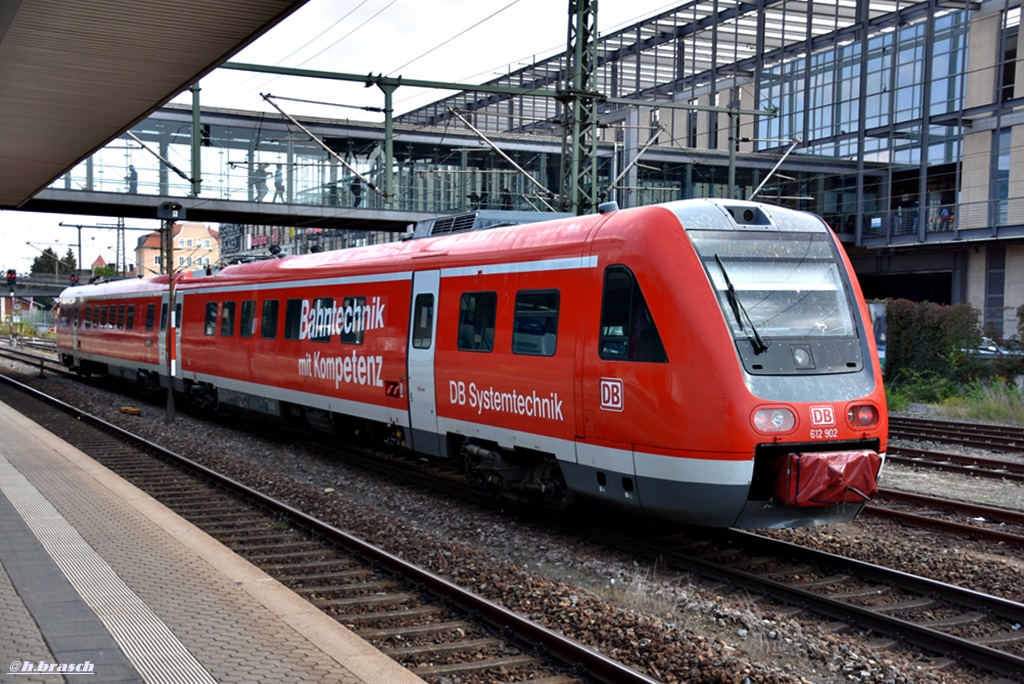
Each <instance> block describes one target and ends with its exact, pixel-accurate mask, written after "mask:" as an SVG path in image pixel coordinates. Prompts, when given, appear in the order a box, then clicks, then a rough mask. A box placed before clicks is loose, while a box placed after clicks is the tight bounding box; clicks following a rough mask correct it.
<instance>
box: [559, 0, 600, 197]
mask: <svg viewBox="0 0 1024 684" xmlns="http://www.w3.org/2000/svg"><path fill="white" fill-rule="evenodd" d="M599 98H600V94H599V93H598V92H597V0H569V38H568V42H567V45H566V51H565V87H564V88H563V89H562V90H561V92H560V96H559V100H561V102H562V105H563V108H564V112H563V113H564V124H565V133H564V137H563V138H562V166H561V183H560V186H559V190H560V195H561V204H562V206H561V209H562V210H563V211H568V212H573V213H576V214H578V215H582V214H589V213H592V212H594V211H596V210H597V196H598V188H597V103H598V100H599Z"/></svg>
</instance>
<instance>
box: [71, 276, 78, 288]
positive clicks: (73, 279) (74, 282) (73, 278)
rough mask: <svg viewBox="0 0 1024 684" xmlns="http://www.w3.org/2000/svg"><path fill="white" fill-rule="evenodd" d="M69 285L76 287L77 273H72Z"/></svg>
mask: <svg viewBox="0 0 1024 684" xmlns="http://www.w3.org/2000/svg"><path fill="white" fill-rule="evenodd" d="M71 284H72V285H77V284H78V274H77V273H72V274H71Z"/></svg>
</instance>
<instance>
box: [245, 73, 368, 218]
mask: <svg viewBox="0 0 1024 684" xmlns="http://www.w3.org/2000/svg"><path fill="white" fill-rule="evenodd" d="M260 97H262V98H263V99H264V100H266V102H267V104H269V105H270V106H271V107H273V108H274V109H276V110H277V111H279V112H280V113H281V116H283V117H285V118H286V119H288V120H289V121H291V122H292V123H293V124H295V125H296V126H298V128H299V130H301V131H302V132H303V133H305V134H306V135H308V136H309V139H310V140H312V141H313V142H315V143H316V144H317V145H319V146H320V147H322V148H323V149H324V150H325V151H326V152H327V154H329V155H330V156H331V157H333V158H334V159H336V160H337V161H338V162H339V163H340V164H341V165H342V166H344V167H345V168H346V169H348V170H349V171H350V172H351V173H352V175H353V176H355V177H356V178H358V179H359V180H360V181H362V182H363V183H365V184H366V187H368V188H369V189H370V190H372V191H374V192H375V193H377V194H378V195H380V196H381V197H384V198H387V195H385V194H384V192H383V191H382V190H381V189H380V188H378V187H377V186H376V184H374V182H373V181H371V180H370V179H369V178H367V177H366V176H364V175H363V174H361V173H359V171H357V170H356V167H354V166H352V165H351V164H349V163H348V162H347V161H345V159H344V158H343V157H342V156H341V155H340V154H338V153H337V152H335V151H334V150H332V149H331V148H330V146H329V145H328V144H327V143H325V142H324V141H323V140H321V139H320V138H318V137H316V135H314V134H313V132H312V131H310V130H309V129H308V128H306V127H305V126H303V125H302V124H301V123H299V121H298V120H297V119H296V118H295V117H293V116H291V115H290V114H288V113H287V112H286V111H284V110H283V109H281V108H280V107H279V106H278V105H277V103H275V102H274V96H273V95H270V94H269V93H260Z"/></svg>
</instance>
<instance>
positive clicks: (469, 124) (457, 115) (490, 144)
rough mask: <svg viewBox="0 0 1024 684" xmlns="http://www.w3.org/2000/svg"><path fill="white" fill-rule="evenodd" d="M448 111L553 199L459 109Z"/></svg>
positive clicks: (544, 188)
mask: <svg viewBox="0 0 1024 684" xmlns="http://www.w3.org/2000/svg"><path fill="white" fill-rule="evenodd" d="M449 111H450V112H451V113H452V114H454V115H455V116H456V117H458V118H459V120H460V121H462V123H464V124H466V126H467V127H468V128H469V130H471V131H473V132H474V133H476V134H477V135H478V136H480V139H481V140H483V141H484V142H485V143H487V144H488V145H489V146H490V147H491V149H492V150H494V151H495V152H497V153H498V154H499V155H501V158H502V159H504V160H505V161H507V162H508V163H509V164H511V165H512V166H513V167H514V168H515V169H516V171H518V172H519V173H521V174H522V175H524V176H526V178H527V179H529V181H530V182H531V183H533V184H534V185H536V186H537V187H538V188H540V189H541V190H543V191H544V193H545V195H546V196H547V198H548V199H549V200H552V199H554V197H555V193H553V192H551V191H550V190H548V189H547V188H546V187H544V185H543V184H542V183H541V182H540V181H538V180H537V179H536V178H534V177H533V176H531V175H530V174H529V173H527V171H526V169H524V168H523V167H521V166H520V165H519V164H516V163H515V161H513V160H512V157H510V156H508V155H507V154H506V153H505V151H504V150H502V149H501V148H500V147H498V146H497V145H495V144H494V143H493V142H491V139H490V138H488V137H487V136H486V135H484V134H483V133H482V132H480V131H479V130H477V128H476V127H475V126H473V124H471V123H469V120H468V119H467V118H466V117H464V116H462V114H461V113H459V111H458V110H457V109H455V108H454V107H451V108H449ZM541 201H542V202H544V200H543V199H542V200H541ZM544 205H545V206H546V207H547V208H548V210H549V211H554V208H553V207H552V206H551V205H550V204H548V203H547V202H544Z"/></svg>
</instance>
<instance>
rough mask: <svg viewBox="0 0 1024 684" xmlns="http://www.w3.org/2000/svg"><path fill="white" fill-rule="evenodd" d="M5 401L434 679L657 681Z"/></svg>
mask: <svg viewBox="0 0 1024 684" xmlns="http://www.w3.org/2000/svg"><path fill="white" fill-rule="evenodd" d="M0 379H2V380H3V382H0V399H3V400H5V401H11V399H16V401H17V405H18V407H19V410H20V411H22V412H23V413H25V414H26V415H28V416H29V417H31V418H32V419H33V420H35V421H37V422H39V423H41V424H43V425H44V426H45V427H47V429H49V430H51V431H52V432H54V433H56V434H58V435H59V436H60V437H62V438H63V439H65V440H67V441H69V442H70V443H72V444H75V445H76V446H77V447H78V448H80V449H81V450H82V451H84V452H85V453H87V454H90V455H91V456H92V457H93V458H95V459H96V460H97V461H99V462H100V463H102V464H103V465H105V466H106V467H108V468H110V469H111V470H113V471H114V472H116V473H118V474H119V475H121V476H122V477H124V478H125V479H127V480H128V481H130V482H132V483H133V484H135V485H136V486H138V487H140V489H143V490H144V491H146V492H147V493H149V494H150V495H152V496H154V498H157V499H158V500H160V501H161V502H162V503H164V504H165V505H166V506H168V507H169V508H171V509H172V510H174V511H175V512H177V513H178V514H179V515H181V516H182V517H184V518H186V519H188V520H190V521H191V522H192V523H193V524H195V525H197V526H198V527H200V528H201V529H203V530H204V531H206V532H207V533H209V534H210V535H211V536H213V537H215V538H216V539H218V540H219V541H221V542H222V543H224V544H225V545H226V546H228V547H229V548H231V549H232V550H233V551H235V552H236V553H238V554H239V555H241V556H242V557H244V558H246V559H248V560H249V561H250V562H252V563H253V564H255V565H257V566H258V567H260V568H262V569H263V570H264V571H265V572H267V573H268V574H270V575H271V576H273V577H275V578H276V579H278V580H279V581H281V582H282V583H283V584H285V585H286V586H288V587H290V588H292V589H293V590H294V591H296V592H297V593H299V594H300V595H302V596H304V597H305V598H307V600H309V601H310V602H311V603H312V604H313V605H315V606H317V607H319V608H320V609H321V610H323V611H324V612H325V613H327V614H329V615H331V616H332V617H334V619H336V620H338V621H339V622H340V623H342V624H344V625H345V626H347V627H349V628H350V629H352V630H353V631H355V632H356V633H357V634H359V635H360V636H362V637H363V638H365V639H367V640H368V641H370V642H371V643H373V644H374V645H375V646H377V647H378V648H379V649H381V650H382V651H383V652H384V653H386V654H388V655H389V656H391V657H392V658H394V659H395V660H397V661H398V662H399V663H401V664H402V665H403V666H404V667H407V668H408V669H410V670H412V671H413V672H414V673H416V674H417V675H419V676H420V677H422V678H424V679H425V680H427V681H432V682H444V681H450V678H453V677H455V678H458V681H462V682H472V681H494V679H495V678H500V679H505V678H512V679H513V680H514V681H524V682H530V681H534V682H543V683H544V684H567V683H569V682H578V681H588V680H592V681H599V682H609V683H611V682H630V683H634V682H635V683H637V684H639V683H645V684H650V683H651V682H653V681H654V680H651V679H649V678H647V677H646V676H644V675H642V674H640V673H637V672H635V671H634V670H631V669H629V668H627V667H625V666H623V665H621V664H620V663H618V662H616V661H614V660H612V659H610V658H606V657H604V656H602V655H601V654H598V653H596V652H594V651H592V650H590V649H587V648H585V647H583V646H581V645H580V644H578V643H577V642H575V641H572V640H570V639H567V638H565V637H563V636H562V635H560V634H557V633H555V632H553V631H551V630H548V629H546V628H544V627H542V626H541V625H538V624H537V623H534V622H532V621H530V620H527V619H525V618H522V617H520V616H518V615H516V614H514V613H512V612H510V611H508V610H505V609H504V608H502V607H501V606H498V605H497V604H494V603H492V602H490V601H487V600H485V599H483V598H481V597H479V596H477V595H475V594H473V593H471V592H468V591H466V590H464V589H461V588H460V587H458V586H456V585H454V584H452V583H451V582H448V581H447V580H445V579H443V578H441V577H438V576H437V575H434V574H432V573H430V572H428V571H426V570H423V569H422V568H419V567H416V566H413V565H411V564H409V563H406V562H405V561H403V560H401V559H399V558H397V557H396V556H394V555H392V554H389V553H387V552H385V551H383V550H381V549H379V548H377V547H374V546H372V545H370V544H367V543H366V542H363V541H362V540H360V539H358V538H356V537H354V536H352V535H349V534H347V533H346V532H344V531H343V530H340V529H337V528H336V527H333V526H331V525H328V524H326V523H324V522H322V521H320V520H317V519H315V518H312V517H310V516H308V515H306V514H305V513H303V512H302V511H299V510H297V509H295V508H293V507H291V506H289V505H287V504H285V503H282V502H280V501H278V500H275V499H273V498H271V497H268V496H266V495H264V494H262V493H260V492H258V491H256V490H254V489H252V488H249V487H247V486H245V485H243V484H241V483H239V482H236V481H234V480H231V479H229V478H226V477H224V476H222V475H220V474H218V473H216V472H214V471H212V470H209V469H208V468H205V467H204V466H202V465H199V464H197V463H195V462H193V461H190V460H189V459H186V458H183V457H181V456H178V455H177V454H174V453H172V452H169V451H167V450H165V449H162V448H161V447H159V446H158V445H155V444H153V443H151V442H148V441H146V440H142V439H140V438H138V437H135V436H134V435H131V434H130V433H128V432H125V431H123V430H121V429H120V428H118V427H116V426H114V425H111V424H109V423H106V422H104V421H102V420H100V419H97V418H94V417H92V416H90V415H88V414H86V413H84V412H82V411H80V410H78V409H76V408H74V407H71V406H69V405H67V404H64V403H62V402H59V401H57V400H55V399H52V398H50V397H47V396H46V395H43V394H42V393H40V392H38V391H36V390H33V389H31V388H29V387H27V386H25V385H22V384H20V383H16V382H15V381H13V380H10V379H8V378H6V377H4V376H0Z"/></svg>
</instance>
